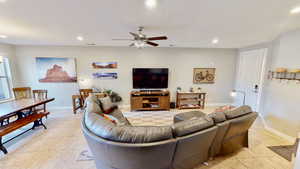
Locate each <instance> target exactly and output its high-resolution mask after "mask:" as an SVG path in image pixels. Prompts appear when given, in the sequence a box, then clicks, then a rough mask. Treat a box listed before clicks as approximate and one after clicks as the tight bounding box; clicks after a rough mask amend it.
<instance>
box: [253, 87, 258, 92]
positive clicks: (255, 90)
mask: <svg viewBox="0 0 300 169" xmlns="http://www.w3.org/2000/svg"><path fill="white" fill-rule="evenodd" d="M258 90H259V88H258V85H255V86H254V90H253V92H254V93H258Z"/></svg>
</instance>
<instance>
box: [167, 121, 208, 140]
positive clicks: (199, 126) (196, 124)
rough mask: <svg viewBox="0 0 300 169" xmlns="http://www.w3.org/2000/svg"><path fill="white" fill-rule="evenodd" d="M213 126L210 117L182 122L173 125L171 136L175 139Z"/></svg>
mask: <svg viewBox="0 0 300 169" xmlns="http://www.w3.org/2000/svg"><path fill="white" fill-rule="evenodd" d="M213 125H214V121H213V120H212V119H211V118H210V117H198V118H196V119H192V120H184V121H181V122H177V123H175V124H173V126H172V128H173V134H174V136H176V137H180V136H185V135H188V134H191V133H195V132H198V131H201V130H204V129H207V128H209V127H212V126H213Z"/></svg>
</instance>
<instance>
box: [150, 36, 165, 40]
mask: <svg viewBox="0 0 300 169" xmlns="http://www.w3.org/2000/svg"><path fill="white" fill-rule="evenodd" d="M167 39H168V37H166V36H157V37H150V38H147V40H167Z"/></svg>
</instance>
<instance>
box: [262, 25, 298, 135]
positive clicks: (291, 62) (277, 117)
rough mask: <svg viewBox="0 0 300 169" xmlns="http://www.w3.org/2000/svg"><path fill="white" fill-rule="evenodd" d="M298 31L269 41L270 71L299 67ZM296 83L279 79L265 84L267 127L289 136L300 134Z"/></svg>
mask: <svg viewBox="0 0 300 169" xmlns="http://www.w3.org/2000/svg"><path fill="white" fill-rule="evenodd" d="M299 44H300V30H298V31H292V32H288V33H285V34H283V35H281V36H280V37H279V38H278V39H276V40H275V41H274V42H273V47H272V59H271V60H270V63H269V65H270V70H275V69H276V68H279V67H285V68H288V69H296V68H297V69H299V68H300V48H299ZM299 100H300V84H299V83H296V82H285V81H279V80H277V81H276V80H272V81H267V83H266V85H265V97H264V104H263V105H264V106H263V109H262V110H263V113H264V114H263V115H264V117H265V120H266V123H267V125H268V126H270V127H272V128H274V129H276V130H279V131H280V132H282V133H285V134H287V135H290V136H297V135H298V132H300V109H299Z"/></svg>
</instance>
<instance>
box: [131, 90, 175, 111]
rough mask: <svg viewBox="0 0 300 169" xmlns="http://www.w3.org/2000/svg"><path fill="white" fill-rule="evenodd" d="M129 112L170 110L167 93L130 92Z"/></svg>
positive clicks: (168, 93) (168, 94) (156, 91)
mask: <svg viewBox="0 0 300 169" xmlns="http://www.w3.org/2000/svg"><path fill="white" fill-rule="evenodd" d="M130 106H131V110H132V111H135V110H170V92H169V91H158V90H155V91H132V92H131V93H130Z"/></svg>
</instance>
